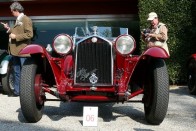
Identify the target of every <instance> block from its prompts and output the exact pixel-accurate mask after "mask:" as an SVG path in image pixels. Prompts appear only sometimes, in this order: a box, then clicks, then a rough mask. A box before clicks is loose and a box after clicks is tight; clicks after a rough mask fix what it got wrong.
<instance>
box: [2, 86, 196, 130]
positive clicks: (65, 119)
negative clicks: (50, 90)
mask: <svg viewBox="0 0 196 131" xmlns="http://www.w3.org/2000/svg"><path fill="white" fill-rule="evenodd" d="M0 100H1V105H0V130H1V131H9V130H12V131H13V130H14V131H26V130H28V131H33V130H39V131H43V130H47V131H59V130H60V131H185V130H186V131H192V130H196V127H195V126H196V96H192V95H190V94H189V93H188V89H187V87H186V86H180V87H179V86H177V87H176V86H175V87H171V88H170V101H169V108H168V112H167V115H166V118H165V119H164V121H163V122H162V123H161V125H159V126H152V125H149V124H148V123H147V122H146V120H145V118H144V109H143V104H141V103H124V104H121V103H119V104H116V103H105V104H103V103H98V104H90V103H63V102H46V103H45V108H44V115H43V117H42V119H41V120H40V121H39V122H37V123H26V122H25V119H24V118H23V115H22V113H21V109H20V103H19V98H18V97H7V96H6V95H3V94H0ZM83 106H98V109H99V111H98V116H99V117H98V126H97V127H83V126H82V119H83Z"/></svg>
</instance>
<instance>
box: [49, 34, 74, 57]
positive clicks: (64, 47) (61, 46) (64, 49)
mask: <svg viewBox="0 0 196 131" xmlns="http://www.w3.org/2000/svg"><path fill="white" fill-rule="evenodd" d="M72 46H73V43H72V39H71V37H70V36H69V35H67V34H60V35H57V36H56V37H55V38H54V42H53V47H54V50H55V51H56V52H57V53H59V54H62V55H66V54H68V53H69V52H70V51H71V50H72Z"/></svg>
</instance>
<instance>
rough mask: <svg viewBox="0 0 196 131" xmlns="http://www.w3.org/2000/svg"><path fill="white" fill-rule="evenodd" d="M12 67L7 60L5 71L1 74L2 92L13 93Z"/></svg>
mask: <svg viewBox="0 0 196 131" xmlns="http://www.w3.org/2000/svg"><path fill="white" fill-rule="evenodd" d="M13 77H14V76H13V67H12V63H11V62H9V65H8V69H7V73H6V74H4V75H2V76H1V82H2V88H3V92H4V93H5V94H7V95H13V94H14V83H13V82H14V81H13Z"/></svg>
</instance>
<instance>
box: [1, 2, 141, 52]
mask: <svg viewBox="0 0 196 131" xmlns="http://www.w3.org/2000/svg"><path fill="white" fill-rule="evenodd" d="M11 3H12V0H10V1H8V0H5V1H4V0H1V1H0V7H1V8H0V21H1V22H5V23H8V24H9V25H10V26H13V25H14V23H15V18H14V17H13V16H12V14H11V11H10V8H9V6H10V4H11ZM20 3H21V4H22V6H23V7H24V9H25V10H24V14H26V15H28V16H29V17H31V19H32V20H33V26H34V38H33V40H32V43H37V44H42V45H44V46H45V45H47V44H52V42H53V38H54V37H55V36H56V35H57V34H59V33H66V34H69V35H70V36H72V35H73V34H74V31H75V27H85V26H88V27H91V26H110V27H111V26H112V27H124V28H128V29H129V34H130V35H132V36H133V37H134V38H136V41H139V37H140V31H139V17H138V6H137V5H138V0H26V1H22V0H21V1H20ZM0 43H1V44H0V49H7V45H8V34H6V31H5V29H4V28H3V26H2V25H0Z"/></svg>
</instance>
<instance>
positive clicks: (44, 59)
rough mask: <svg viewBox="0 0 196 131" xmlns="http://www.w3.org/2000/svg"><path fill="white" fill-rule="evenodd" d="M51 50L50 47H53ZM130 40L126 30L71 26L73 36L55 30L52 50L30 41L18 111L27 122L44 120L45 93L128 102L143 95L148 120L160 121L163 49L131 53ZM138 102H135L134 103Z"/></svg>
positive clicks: (165, 97)
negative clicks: (29, 55) (138, 53)
mask: <svg viewBox="0 0 196 131" xmlns="http://www.w3.org/2000/svg"><path fill="white" fill-rule="evenodd" d="M51 49H52V50H51ZM135 49H136V43H135V40H134V38H133V37H132V36H131V35H129V34H128V30H127V29H125V28H118V29H116V28H111V27H96V26H94V27H92V28H87V27H86V28H79V27H77V28H76V29H75V34H74V35H73V36H72V37H71V36H69V35H67V34H59V35H57V36H56V37H55V38H54V41H53V45H52V48H49V47H47V48H45V47H42V46H40V45H37V44H32V45H28V46H27V47H25V48H24V49H23V50H22V51H21V54H31V57H29V58H27V60H26V61H25V63H24V65H23V67H22V72H21V73H22V77H21V83H20V103H21V110H22V113H23V115H24V117H25V119H26V120H27V121H28V122H37V121H39V120H40V119H41V118H42V114H43V107H44V103H45V102H47V101H50V99H48V98H47V97H46V93H49V94H51V95H53V96H56V98H57V100H59V101H64V102H82V101H86V102H118V103H119V102H122V103H124V102H126V101H127V102H128V101H131V99H132V98H133V97H135V96H137V95H140V94H141V95H142V96H143V98H142V99H141V100H139V102H141V103H143V104H144V110H145V118H146V120H147V122H149V123H150V124H154V125H159V124H160V123H161V122H162V121H163V120H164V118H165V116H166V113H167V108H168V101H169V80H168V71H167V67H166V64H165V61H164V60H165V59H167V58H169V56H168V54H167V53H166V51H165V50H164V49H162V48H160V47H153V48H150V49H147V50H146V51H144V52H143V53H142V54H141V55H133V52H134V50H135ZM136 102H138V100H137V101H136Z"/></svg>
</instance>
